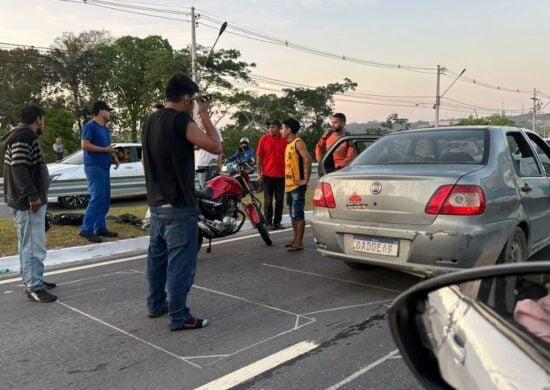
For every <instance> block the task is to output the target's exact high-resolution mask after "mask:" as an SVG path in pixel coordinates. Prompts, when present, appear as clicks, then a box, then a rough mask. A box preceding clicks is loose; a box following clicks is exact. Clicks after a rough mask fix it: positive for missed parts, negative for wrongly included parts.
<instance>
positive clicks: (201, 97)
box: [197, 95, 212, 103]
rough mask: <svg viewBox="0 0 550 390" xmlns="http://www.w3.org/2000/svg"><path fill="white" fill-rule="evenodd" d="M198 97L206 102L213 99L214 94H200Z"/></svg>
mask: <svg viewBox="0 0 550 390" xmlns="http://www.w3.org/2000/svg"><path fill="white" fill-rule="evenodd" d="M197 99H199V100H200V101H201V102H203V103H206V102H209V101H210V100H212V95H202V96H198V97H197Z"/></svg>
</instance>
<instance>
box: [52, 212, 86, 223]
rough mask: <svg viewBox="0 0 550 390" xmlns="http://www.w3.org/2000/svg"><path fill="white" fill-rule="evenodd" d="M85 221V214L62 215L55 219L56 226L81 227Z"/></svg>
mask: <svg viewBox="0 0 550 390" xmlns="http://www.w3.org/2000/svg"><path fill="white" fill-rule="evenodd" d="M83 221H84V214H80V213H62V214H58V215H55V216H54V217H53V223H54V224H55V225H72V226H80V225H82V222H83Z"/></svg>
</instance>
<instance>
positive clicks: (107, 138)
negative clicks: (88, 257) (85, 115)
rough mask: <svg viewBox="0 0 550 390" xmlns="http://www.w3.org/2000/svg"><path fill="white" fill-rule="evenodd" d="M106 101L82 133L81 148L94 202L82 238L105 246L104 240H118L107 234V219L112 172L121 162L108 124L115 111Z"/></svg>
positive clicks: (98, 105)
mask: <svg viewBox="0 0 550 390" xmlns="http://www.w3.org/2000/svg"><path fill="white" fill-rule="evenodd" d="M112 110H113V109H112V108H111V107H109V105H108V104H107V103H105V102H104V101H97V102H95V103H94V104H93V106H92V115H93V119H92V120H91V121H89V122H88V123H86V125H85V126H84V129H83V130H82V139H81V141H80V145H81V146H82V149H83V150H84V172H85V173H86V180H87V182H88V191H89V192H90V202H89V203H88V207H87V208H86V215H85V216H84V221H83V222H82V227H81V228H80V236H82V237H84V238H86V239H87V240H88V241H90V242H101V241H102V239H101V236H103V237H116V236H117V235H118V234H117V233H114V232H110V231H109V230H107V224H106V223H105V216H106V215H107V212H108V211H109V207H110V204H111V177H110V172H109V169H110V168H111V163H112V162H113V161H114V163H115V165H116V167H115V169H116V168H118V165H119V162H118V159H117V158H116V154H115V152H116V151H115V150H114V149H113V147H112V146H111V134H110V132H109V129H108V128H107V123H108V122H109V120H110V119H111V111H112Z"/></svg>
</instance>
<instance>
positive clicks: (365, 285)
mask: <svg viewBox="0 0 550 390" xmlns="http://www.w3.org/2000/svg"><path fill="white" fill-rule="evenodd" d="M262 265H264V266H266V267H271V268H277V269H282V270H284V271H289V272H297V273H300V274H305V275H310V276H316V277H318V278H323V279H329V280H335V281H338V282H344V283H350V284H356V285H358V286H363V287H370V288H376V289H378V290H384V291H389V292H392V293H397V294H399V293H401V291H400V290H394V289H393V288H387V287H380V286H376V285H373V284H366V283H361V282H355V281H353V280H347V279H340V278H334V277H332V276H326V275H322V274H317V273H315V272H308V271H302V270H300V269H295V268H287V267H281V266H278V265H273V264H267V263H263V264H262Z"/></svg>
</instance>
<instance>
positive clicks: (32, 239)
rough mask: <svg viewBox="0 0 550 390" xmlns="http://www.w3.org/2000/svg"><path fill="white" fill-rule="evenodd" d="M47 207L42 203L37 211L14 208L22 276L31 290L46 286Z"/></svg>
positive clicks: (26, 286)
mask: <svg viewBox="0 0 550 390" xmlns="http://www.w3.org/2000/svg"><path fill="white" fill-rule="evenodd" d="M47 208H48V206H47V205H42V207H40V209H38V211H37V212H36V213H31V212H30V211H21V210H12V215H13V221H14V222H15V226H16V228H17V239H18V244H19V265H20V269H21V277H22V278H23V283H24V284H25V288H26V289H27V290H29V291H36V290H40V289H41V288H43V287H44V286H43V282H44V260H45V259H46V253H47V252H46V226H45V225H46V224H45V220H46V209H47Z"/></svg>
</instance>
